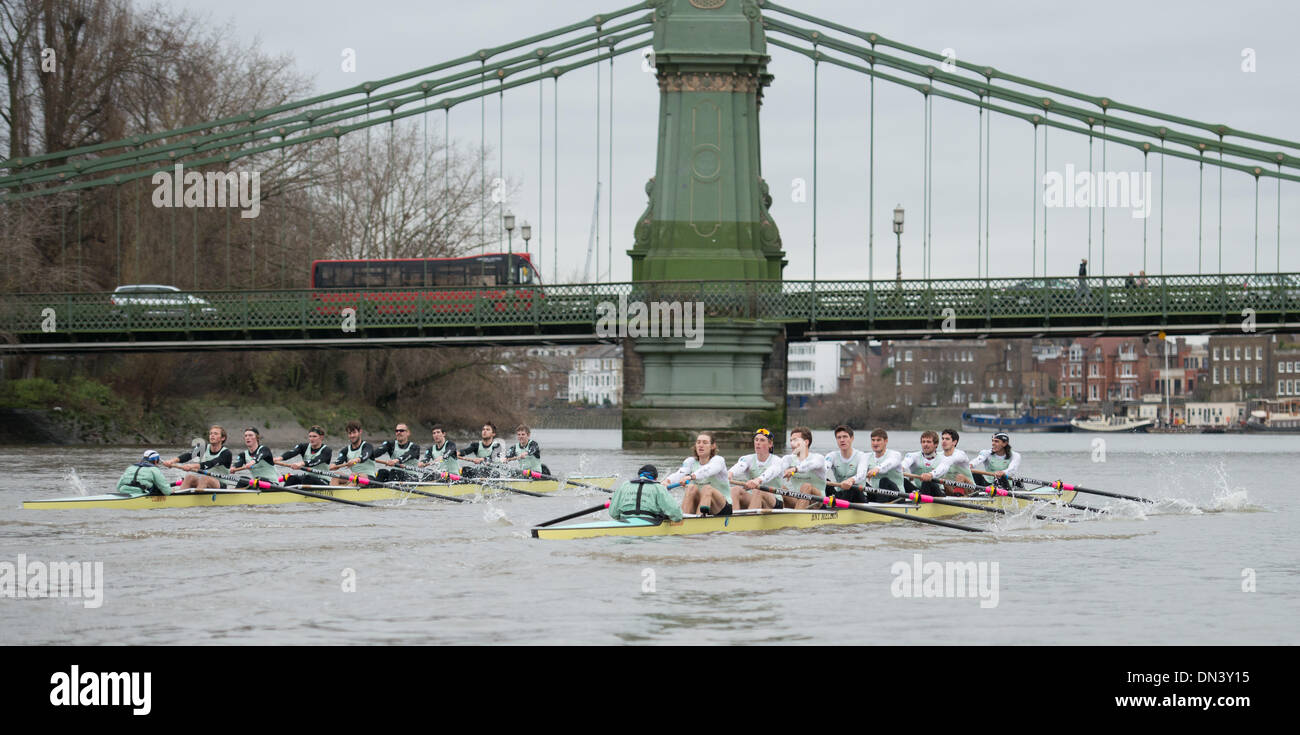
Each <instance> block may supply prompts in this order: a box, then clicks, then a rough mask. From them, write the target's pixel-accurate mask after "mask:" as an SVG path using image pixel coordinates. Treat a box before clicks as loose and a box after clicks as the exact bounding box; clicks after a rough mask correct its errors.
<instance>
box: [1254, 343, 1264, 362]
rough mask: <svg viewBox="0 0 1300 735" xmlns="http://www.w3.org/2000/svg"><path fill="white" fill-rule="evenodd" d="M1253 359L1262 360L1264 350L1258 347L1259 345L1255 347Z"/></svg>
mask: <svg viewBox="0 0 1300 735" xmlns="http://www.w3.org/2000/svg"><path fill="white" fill-rule="evenodd" d="M1255 359H1256V360H1263V359H1264V348H1263V347H1260V346H1259V345H1256V346H1255Z"/></svg>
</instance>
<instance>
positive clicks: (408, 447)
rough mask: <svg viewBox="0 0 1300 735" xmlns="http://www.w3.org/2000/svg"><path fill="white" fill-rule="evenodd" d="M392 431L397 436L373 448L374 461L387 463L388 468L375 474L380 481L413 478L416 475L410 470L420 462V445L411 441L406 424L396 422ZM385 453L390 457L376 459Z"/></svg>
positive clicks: (409, 430)
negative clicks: (395, 426)
mask: <svg viewBox="0 0 1300 735" xmlns="http://www.w3.org/2000/svg"><path fill="white" fill-rule="evenodd" d="M393 433H394V434H396V435H397V438H395V439H389V440H387V441H385V442H383V443H381V444H380V445H379V446H378V447H376V448H375V457H376V459H375V461H376V462H378V463H380V464H385V465H388V467H389V468H390V469H382V470H379V472H378V473H376V475H375V476H376V477H377V478H378V479H379V481H380V482H398V481H403V480H414V479H416V476H415V474H414V473H413V472H411V470H414V469H415V467H416V465H417V464H419V462H420V445H419V444H416V443H415V442H413V441H411V429H410V427H408V426H407V425H406V424H398V425H397V428H395V429H393ZM385 454H387V455H388V456H389V457H391V459H378V458H379V457H382V456H384V455H385Z"/></svg>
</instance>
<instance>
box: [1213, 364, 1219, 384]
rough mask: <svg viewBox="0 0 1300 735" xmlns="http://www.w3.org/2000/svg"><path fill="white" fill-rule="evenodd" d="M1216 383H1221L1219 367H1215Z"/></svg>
mask: <svg viewBox="0 0 1300 735" xmlns="http://www.w3.org/2000/svg"><path fill="white" fill-rule="evenodd" d="M1214 384H1215V385H1218V384H1219V369H1218V368H1217V367H1216V368H1215V369H1214Z"/></svg>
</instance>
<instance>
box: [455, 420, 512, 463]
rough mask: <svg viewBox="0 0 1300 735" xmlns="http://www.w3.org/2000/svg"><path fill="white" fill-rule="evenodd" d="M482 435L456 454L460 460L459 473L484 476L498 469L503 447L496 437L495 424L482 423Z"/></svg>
mask: <svg viewBox="0 0 1300 735" xmlns="http://www.w3.org/2000/svg"><path fill="white" fill-rule="evenodd" d="M482 436H483V438H482V439H481V440H480V441H476V442H470V443H469V446H467V447H465V449H464V451H462V452H460V453H458V454H457V455H456V456H457V457H459V458H460V459H461V460H462V464H461V473H460V474H461V475H463V476H465V477H486V476H488V475H491V474H492V473H493V471H494V470H495V469H499V465H498V463H499V462H500V461H501V457H502V455H503V454H505V447H504V446H502V444H501V440H500V439H498V438H497V425H496V424H494V423H492V422H491V421H489V422H487V423H485V424H483V431H482ZM466 463H468V464H466Z"/></svg>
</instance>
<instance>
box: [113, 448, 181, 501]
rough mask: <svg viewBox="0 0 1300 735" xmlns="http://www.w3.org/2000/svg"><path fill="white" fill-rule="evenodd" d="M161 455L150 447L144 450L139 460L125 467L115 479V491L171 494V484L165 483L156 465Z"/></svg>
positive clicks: (135, 493) (138, 493) (137, 493)
mask: <svg viewBox="0 0 1300 735" xmlns="http://www.w3.org/2000/svg"><path fill="white" fill-rule="evenodd" d="M161 463H162V457H161V456H160V455H159V454H158V453H157V452H155V451H154V450H152V449H148V450H145V453H144V455H143V456H141V457H140V461H139V462H136V463H135V464H133V465H131V466H130V467H127V468H126V471H125V472H123V473H122V477H121V479H119V480H118V481H117V492H119V493H123V494H125V495H131V496H139V495H171V494H172V486H171V485H169V484H167V478H165V477H163V473H162V470H160V469H158V466H159V465H160V464H161Z"/></svg>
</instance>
